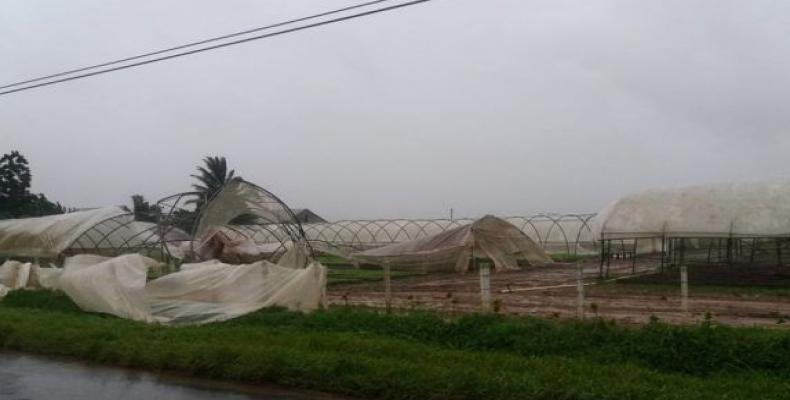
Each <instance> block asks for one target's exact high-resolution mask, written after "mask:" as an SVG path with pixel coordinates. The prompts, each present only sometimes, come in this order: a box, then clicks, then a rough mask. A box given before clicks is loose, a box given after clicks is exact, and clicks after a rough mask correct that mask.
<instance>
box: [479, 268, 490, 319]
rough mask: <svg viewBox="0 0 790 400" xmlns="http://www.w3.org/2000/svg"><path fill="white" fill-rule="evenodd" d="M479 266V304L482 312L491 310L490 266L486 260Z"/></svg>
mask: <svg viewBox="0 0 790 400" xmlns="http://www.w3.org/2000/svg"><path fill="white" fill-rule="evenodd" d="M478 265H479V266H480V306H481V308H482V310H483V311H484V312H488V311H490V310H491V267H490V266H489V264H488V262H482V263H479V264H478Z"/></svg>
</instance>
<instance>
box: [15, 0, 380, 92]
mask: <svg viewBox="0 0 790 400" xmlns="http://www.w3.org/2000/svg"><path fill="white" fill-rule="evenodd" d="M386 1H390V0H376V1H369V2H366V3H361V4H357V5H353V6H349V7H345V8H339V9H336V10H331V11H326V12H322V13H319V14H313V15H310V16H307V17H302V18H297V19H292V20H290V21H284V22H278V23H276V24H272V25H267V26H262V27H258V28H253V29H247V30H243V31H239V32H235V33H229V34H227V35H222V36H217V37H213V38H209V39H205V40H200V41H197V42H192V43H187V44H183V45H180V46H175V47H169V48H166V49H161V50H156V51H152V52H150V53H144V54H140V55H136V56H132V57H127V58H122V59H120V60H114V61H108V62H104V63H101V64H96V65H91V66H88V67H81V68H76V69H72V70H69V71H64V72H58V73H57V74H52V75H47V76H42V77H39V78H33V79H28V80H26V81H21V82H16V83H12V84H9V85H4V86H0V89H6V88H10V87H14V86H19V85H24V84H26V83H32V82H38V81H43V80H45V79H50V78H57V77H59V76H63V75H70V74H74V73H77V72H83V71H87V70H90V69H95V68H101V67H106V66H109V65H115V64H119V63H122V62H126V61H133V60H138V59H140V58H145V57H150V56H155V55H159V54H162V53H168V52H171V51H175V50H181V49H185V48H188V47H194V46H197V45H201V44H206V43H211V42H216V41H218V40H223V39H229V38H232V37H236V36H241V35H246V34H248V33H253V32H260V31H263V30H266V29H271V28H278V27H280V26H283V25H288V24H293V23H296V22H303V21H307V20H310V19H315V18H319V17H324V16H327V15H332V14H337V13H340V12H344V11H350V10H354V9H357V8H362V7H367V6H371V5H374V4H377V3H383V2H386Z"/></svg>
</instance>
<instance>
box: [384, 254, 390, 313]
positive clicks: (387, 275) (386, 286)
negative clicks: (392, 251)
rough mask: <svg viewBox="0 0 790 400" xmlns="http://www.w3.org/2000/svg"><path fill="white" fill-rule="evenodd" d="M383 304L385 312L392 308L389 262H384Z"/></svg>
mask: <svg viewBox="0 0 790 400" xmlns="http://www.w3.org/2000/svg"><path fill="white" fill-rule="evenodd" d="M384 304H385V306H386V309H387V313H389V312H390V311H391V310H392V282H391V281H390V264H389V263H384Z"/></svg>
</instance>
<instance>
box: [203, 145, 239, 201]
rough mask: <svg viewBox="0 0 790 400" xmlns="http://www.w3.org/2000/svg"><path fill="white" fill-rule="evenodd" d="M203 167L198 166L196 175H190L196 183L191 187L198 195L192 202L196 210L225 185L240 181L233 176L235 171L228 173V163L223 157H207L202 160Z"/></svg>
mask: <svg viewBox="0 0 790 400" xmlns="http://www.w3.org/2000/svg"><path fill="white" fill-rule="evenodd" d="M203 163H204V164H205V167H203V166H198V167H197V170H198V172H199V173H198V174H192V175H190V176H191V177H193V178H195V179H197V181H198V183H195V184H193V185H192V188H194V189H195V191H196V192H197V193H198V198H197V199H195V200H193V201H192V202H193V203H197V208H200V207H202V206H203V204H205V203H206V202H207V201H209V200H211V198H213V197H214V196H215V195H216V194H217V193H218V192H219V191H220V190H222V187H223V186H225V184H227V183H229V182H231V181H233V180H235V179H241V178H240V177H236V176H234V175H235V173H236V171H234V170H230V171H228V163H227V161H226V160H225V157H218V156H214V157H211V156H208V157H206V158H204V159H203Z"/></svg>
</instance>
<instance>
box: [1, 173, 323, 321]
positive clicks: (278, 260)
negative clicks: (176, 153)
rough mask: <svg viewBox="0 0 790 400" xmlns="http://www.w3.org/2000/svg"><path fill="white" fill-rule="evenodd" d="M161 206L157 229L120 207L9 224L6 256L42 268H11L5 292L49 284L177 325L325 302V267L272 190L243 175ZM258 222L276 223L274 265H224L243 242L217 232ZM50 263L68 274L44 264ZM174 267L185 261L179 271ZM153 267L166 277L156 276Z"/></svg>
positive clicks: (89, 301) (102, 308) (115, 310)
mask: <svg viewBox="0 0 790 400" xmlns="http://www.w3.org/2000/svg"><path fill="white" fill-rule="evenodd" d="M201 202H202V204H201V207H200V208H199V211H198V210H197V207H196V204H200V203H201ZM165 206H170V207H169V208H167V209H165ZM189 207H191V210H190V208H189ZM157 210H159V213H160V215H157V217H156V220H157V222H158V223H156V224H152V223H142V222H139V221H136V220H135V218H134V215H133V214H132V213H129V212H126V211H124V210H122V209H120V208H104V209H97V210H90V211H84V212H78V213H72V214H64V215H57V216H50V217H41V218H29V219H21V220H9V221H3V222H2V223H0V254H1V255H2V256H3V257H4V258H18V259H27V260H32V261H34V262H28V263H23V262H19V261H15V260H7V261H6V262H5V263H3V264H2V266H0V280H1V281H0V294H5V293H6V292H7V291H8V290H9V288H11V289H17V288H25V287H35V286H44V287H50V288H55V289H59V290H62V291H63V292H65V293H66V294H67V295H68V296H69V297H70V298H71V299H72V300H73V301H74V302H75V303H77V305H79V306H80V307H81V308H83V309H84V310H86V311H94V312H102V313H108V314H113V315H116V316H119V317H122V318H130V319H135V320H140V321H146V322H160V323H173V324H180V323H206V322H213V321H221V320H224V319H228V318H234V317H236V316H239V315H243V314H245V313H248V312H251V311H254V310H257V309H259V308H262V307H266V306H271V305H278V306H283V307H287V308H289V309H292V310H302V311H309V310H314V309H316V308H318V307H321V306H323V305H324V304H325V302H326V293H325V292H326V268H325V267H324V266H323V265H321V264H320V263H319V262H317V261H315V260H314V258H313V254H312V249H311V248H310V245H309V243H308V242H307V240H306V238H305V237H304V233H303V231H302V229H301V226H300V224H299V222H298V221H297V220H296V218H295V217H294V215H293V213H292V212H291V211H290V209H289V208H288V207H287V206H286V205H285V204H284V203H282V201H280V200H279V199H278V198H277V197H276V196H274V195H273V194H271V193H270V192H268V191H266V190H264V189H263V188H260V187H259V186H256V185H254V184H251V183H249V182H246V181H243V180H241V179H236V180H233V181H231V182H229V183H228V184H226V185H225V186H223V188H222V189H221V190H220V191H219V193H217V194H216V195H215V196H214V197H213V198H212V199H210V200H207V199H204V198H201V197H200V196H198V195H197V194H196V193H184V194H180V195H176V196H171V197H169V198H167V199H166V201H163V202H160V203H159V205H158V206H157ZM162 211H164V212H162ZM255 224H257V225H260V226H276V227H277V229H278V232H280V234H281V236H282V238H283V241H282V243H281V247H282V250H281V251H277V252H269V253H265V255H267V256H269V257H270V259H269V260H267V259H263V257H261V258H259V259H257V260H255V261H254V262H250V263H244V264H228V263H223V262H221V261H220V260H219V259H218V258H220V257H219V256H221V255H223V254H227V253H229V252H230V253H233V251H234V245H236V244H238V243H236V242H223V241H217V240H216V238H217V234H218V232H221V229H222V228H225V227H230V228H233V227H235V226H240V225H248V226H249V225H255ZM190 228H191V229H190ZM186 231H190V232H192V235H191V237H190V236H189V235H188V234H186V233H185V232H186ZM141 250H144V251H141ZM141 252H143V253H147V254H149V255H155V254H156V253H157V252H158V255H159V258H158V259H155V258H151V257H146V256H143V255H141V254H140V253H141ZM73 254H78V255H76V256H72V255H73ZM119 254H123V255H119ZM174 254H178V255H179V256H180V257H179V258H180V260H178V259H177V258H176V257H174ZM263 254H264V253H261V255H263ZM44 260H46V261H52V262H54V263H56V264H58V265H61V266H62V268H60V267H51V268H47V267H40V266H39V265H38V262H42V261H44ZM162 261H168V262H170V263H171V265H170V266H168V265H163V263H162ZM174 261H180V262H183V263H182V264H181V265H180V266H178V267H177V271H175V270H174V269H173V268H170V267H174V265H172V263H173V262H174ZM151 269H158V271H159V272H161V273H163V274H164V276H161V277H158V278H156V279H153V280H148V275H149V273H150V272H149V271H150V270H151Z"/></svg>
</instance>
